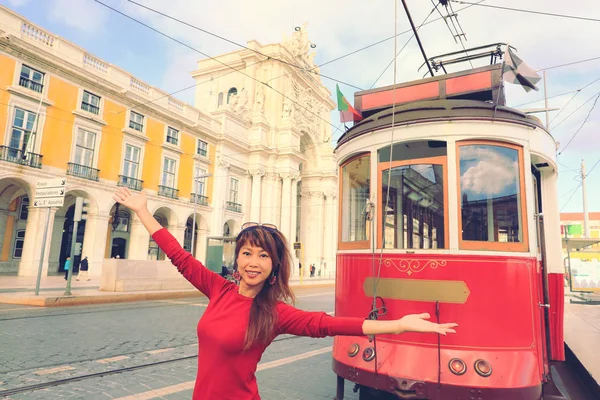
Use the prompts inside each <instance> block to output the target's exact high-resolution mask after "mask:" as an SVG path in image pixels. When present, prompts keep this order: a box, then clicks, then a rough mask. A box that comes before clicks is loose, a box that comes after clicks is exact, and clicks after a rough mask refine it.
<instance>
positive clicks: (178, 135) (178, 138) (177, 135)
mask: <svg viewBox="0 0 600 400" xmlns="http://www.w3.org/2000/svg"><path fill="white" fill-rule="evenodd" d="M172 132H174V133H175V136H172V135H169V134H170V133H172ZM169 137H175V141H176V142H177V143H171V142H169ZM165 143H166V144H167V145H169V146H175V147H179V145H180V143H181V131H180V130H179V129H175V128H173V127H172V126H169V125H166V130H165Z"/></svg>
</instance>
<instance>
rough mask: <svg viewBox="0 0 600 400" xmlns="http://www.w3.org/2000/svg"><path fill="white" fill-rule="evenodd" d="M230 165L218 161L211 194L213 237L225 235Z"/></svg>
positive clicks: (221, 160)
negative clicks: (224, 226) (224, 225)
mask: <svg viewBox="0 0 600 400" xmlns="http://www.w3.org/2000/svg"><path fill="white" fill-rule="evenodd" d="M229 167H230V164H229V163H228V162H227V161H225V160H223V159H222V158H221V157H219V158H218V159H217V165H216V167H215V175H214V178H213V179H214V181H213V191H212V194H211V200H212V206H213V212H212V215H211V235H212V236H221V235H223V224H224V221H223V214H224V213H225V202H226V201H227V185H228V183H229Z"/></svg>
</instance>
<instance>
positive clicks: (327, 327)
mask: <svg viewBox="0 0 600 400" xmlns="http://www.w3.org/2000/svg"><path fill="white" fill-rule="evenodd" d="M113 199H114V200H115V201H117V202H118V203H119V204H122V205H124V206H126V207H127V208H128V209H129V210H131V211H133V212H135V213H136V214H137V216H138V218H139V219H140V221H141V222H142V224H144V227H145V228H146V229H147V230H148V232H149V233H150V235H151V236H152V239H154V241H155V242H156V243H157V244H158V246H159V247H160V249H161V250H162V251H164V252H165V254H166V255H167V256H168V257H169V259H170V260H171V262H172V263H173V264H174V265H175V266H176V267H177V269H178V270H179V272H181V274H182V275H183V276H184V277H185V278H186V279H187V280H188V281H189V282H190V283H191V284H192V285H194V286H195V287H196V288H198V290H200V291H201V292H202V293H204V295H206V297H208V299H209V301H210V304H209V306H208V308H206V311H205V312H204V314H203V315H202V318H201V319H200V322H199V323H198V326H197V333H198V371H197V374H196V383H195V386H194V394H193V396H192V398H193V400H215V399H237V400H259V399H260V396H259V394H258V386H257V384H256V376H255V371H256V368H257V365H258V362H259V361H260V359H261V357H262V355H263V352H264V351H265V349H266V348H267V346H268V345H269V344H271V342H272V341H273V339H275V337H277V336H278V335H282V334H292V335H298V336H309V337H325V336H336V335H346V336H363V335H376V334H398V333H402V332H431V333H439V334H442V335H445V334H447V333H454V329H452V328H454V327H455V326H456V324H436V323H433V322H430V321H427V319H428V318H430V316H429V314H413V315H406V316H404V317H402V318H401V319H398V320H386V321H384V320H379V321H374V320H370V319H367V320H365V319H364V318H342V317H332V316H330V315H327V314H326V313H324V312H308V311H303V310H299V309H297V308H294V307H293V306H292V305H290V304H287V303H293V301H294V293H293V292H292V290H291V288H290V286H289V283H288V281H289V279H290V274H291V272H292V271H291V268H292V264H291V256H290V251H289V248H288V247H287V242H286V240H285V236H283V234H282V233H281V232H279V230H278V229H277V227H276V226H275V225H271V224H263V225H260V224H258V223H255V222H247V223H245V224H243V225H242V230H241V232H240V233H239V234H238V235H237V238H236V240H235V253H234V260H235V261H234V273H233V275H234V277H235V280H236V281H238V282H239V285H237V284H235V283H233V282H230V281H228V280H226V279H223V278H221V277H220V276H219V274H216V273H214V272H212V271H210V270H209V269H208V268H206V267H205V266H204V265H203V264H202V263H201V262H200V261H198V260H196V259H194V257H193V256H192V255H191V254H190V253H188V252H187V251H185V250H184V249H183V248H182V247H181V245H180V244H179V242H178V241H177V239H175V238H174V237H173V235H171V234H170V233H169V231H167V230H166V229H165V228H163V227H162V226H161V225H160V223H159V222H158V221H157V220H156V219H154V217H153V216H152V213H150V211H148V207H147V199H146V194H145V192H144V191H141V192H140V193H139V194H137V193H136V194H132V193H131V192H130V191H129V189H127V188H119V189H118V191H116V192H115V194H114V195H113Z"/></svg>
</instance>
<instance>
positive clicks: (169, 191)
mask: <svg viewBox="0 0 600 400" xmlns="http://www.w3.org/2000/svg"><path fill="white" fill-rule="evenodd" d="M177 193H179V189H175V188H171V187H168V186H162V185H158V195H159V196H164V197H168V198H170V199H177V198H178V197H177Z"/></svg>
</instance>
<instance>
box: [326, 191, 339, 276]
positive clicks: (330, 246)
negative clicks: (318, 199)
mask: <svg viewBox="0 0 600 400" xmlns="http://www.w3.org/2000/svg"><path fill="white" fill-rule="evenodd" d="M336 198H337V192H327V193H326V194H325V221H324V224H323V225H324V227H325V230H324V232H323V235H324V237H323V243H324V252H323V262H324V268H323V276H324V277H329V273H330V272H332V271H333V266H334V265H335V249H336V248H337V241H335V240H334V232H335V230H336V229H335V228H336V226H337V218H336V217H337V214H335V207H334V204H335V200H336ZM332 277H333V275H332Z"/></svg>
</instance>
